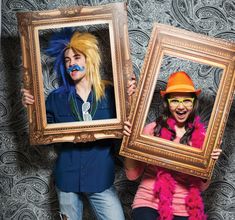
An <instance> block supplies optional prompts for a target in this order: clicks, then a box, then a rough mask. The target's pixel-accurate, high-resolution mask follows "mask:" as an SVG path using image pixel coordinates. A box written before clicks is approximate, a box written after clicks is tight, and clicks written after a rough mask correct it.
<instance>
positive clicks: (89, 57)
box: [67, 32, 105, 100]
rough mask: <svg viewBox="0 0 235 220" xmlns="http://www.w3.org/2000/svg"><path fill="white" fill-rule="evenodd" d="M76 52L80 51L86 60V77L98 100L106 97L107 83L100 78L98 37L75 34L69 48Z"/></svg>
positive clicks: (88, 34) (87, 34)
mask: <svg viewBox="0 0 235 220" xmlns="http://www.w3.org/2000/svg"><path fill="white" fill-rule="evenodd" d="M69 48H71V49H72V50H73V51H74V52H76V51H79V52H81V53H83V54H84V55H85V58H86V77H87V79H88V80H89V81H90V83H91V85H92V86H93V89H94V91H95V94H96V100H99V99H100V98H101V97H103V96H104V89H105V85H104V84H105V83H104V81H102V80H101V76H100V63H101V59H100V50H99V47H98V41H97V39H96V37H95V36H94V35H92V34H90V33H80V32H75V33H74V34H73V36H72V38H71V40H70V42H69V44H68V46H67V49H69Z"/></svg>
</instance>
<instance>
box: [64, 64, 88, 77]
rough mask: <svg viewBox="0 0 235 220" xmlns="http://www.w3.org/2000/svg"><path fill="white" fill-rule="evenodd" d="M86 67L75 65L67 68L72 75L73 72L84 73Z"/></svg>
mask: <svg viewBox="0 0 235 220" xmlns="http://www.w3.org/2000/svg"><path fill="white" fill-rule="evenodd" d="M84 70H85V67H84V66H78V65H77V64H74V65H73V66H70V67H69V68H67V70H66V71H67V73H68V74H69V75H70V73H71V72H73V71H84Z"/></svg>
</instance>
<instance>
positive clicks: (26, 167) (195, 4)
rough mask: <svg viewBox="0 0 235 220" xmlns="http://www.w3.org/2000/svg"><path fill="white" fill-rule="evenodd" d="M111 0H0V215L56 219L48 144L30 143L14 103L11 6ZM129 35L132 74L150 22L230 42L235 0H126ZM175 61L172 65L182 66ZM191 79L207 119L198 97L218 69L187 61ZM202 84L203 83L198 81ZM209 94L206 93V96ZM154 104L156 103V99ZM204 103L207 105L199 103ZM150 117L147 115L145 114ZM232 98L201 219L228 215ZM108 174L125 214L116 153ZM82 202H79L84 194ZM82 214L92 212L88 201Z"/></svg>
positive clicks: (126, 195) (17, 57)
mask: <svg viewBox="0 0 235 220" xmlns="http://www.w3.org/2000/svg"><path fill="white" fill-rule="evenodd" d="M111 2H117V1H115V0H63V1H60V0H20V1H17V0H2V2H1V16H2V17H1V21H2V22H1V28H2V36H1V51H0V76H1V80H0V220H8V219H9V220H10V219H13V220H18V219H22V220H23V219H32V220H36V219H40V220H49V219H50V220H52V219H59V217H58V204H57V198H56V193H55V190H54V186H53V177H52V176H51V172H52V167H53V163H54V160H55V158H56V150H55V149H56V146H54V145H51V146H37V147H36V146H30V145H29V142H28V132H27V128H28V127H27V126H28V124H27V119H26V111H25V109H24V107H23V106H22V104H21V95H20V88H21V79H22V76H21V50H20V41H19V35H18V31H17V21H16V16H15V14H16V12H17V11H31V10H45V9H54V8H58V7H68V6H74V5H99V4H106V3H111ZM127 6H128V21H129V38H130V46H131V53H132V60H133V67H134V72H135V73H136V75H137V76H139V74H140V71H141V67H142V65H143V60H144V56H145V52H146V49H147V45H148V42H149V38H150V34H151V29H152V25H153V22H154V21H157V22H160V23H164V24H169V25H172V26H176V27H179V28H183V29H186V30H190V31H193V32H197V33H201V34H205V35H209V36H213V37H217V38H223V39H226V40H231V41H235V0H129V1H127ZM173 60H174V58H171V59H169V58H167V57H166V59H164V66H163V67H162V68H163V70H166V69H168V70H175V68H176V67H175V66H174V65H175V62H173ZM183 62H184V61H180V60H178V61H177V63H178V64H179V65H178V66H185V64H184V63H183ZM187 69H190V70H191V72H192V75H193V77H194V78H195V79H197V78H198V79H199V78H200V80H201V81H199V82H198V86H203V88H204V89H206V90H208V91H209V92H208V93H207V92H206V93H204V94H203V97H202V99H203V100H204V102H205V104H206V105H204V107H203V106H202V107H201V108H202V109H201V114H202V115H203V117H204V118H205V120H206V119H207V118H208V115H209V114H210V110H208V109H209V108H207V107H208V103H207V102H206V101H205V100H212V102H210V103H209V105H213V100H214V97H215V91H216V88H217V85H218V82H219V78H220V76H219V75H220V72H218V70H216V69H213V68H206V67H198V66H193V65H191V64H190V65H187ZM202 83H203V85H202ZM211 98H212V99H211ZM156 104H157V103H156ZM206 106H207V107H206ZM149 117H150V119H151V117H152V116H151V114H150V116H149ZM234 121H235V103H234V102H233V105H232V109H231V112H230V115H229V118H228V123H227V126H226V130H225V133H224V138H223V143H222V148H223V154H222V155H221V157H220V159H219V160H218V161H217V164H216V167H215V170H214V174H213V181H212V183H211V185H210V187H209V188H208V189H207V190H206V191H205V192H204V193H203V197H204V200H205V204H206V211H207V213H208V217H209V218H208V219H213V220H233V219H235V162H234V161H235V148H234V146H235V123H234ZM116 165H117V166H116V167H117V168H116V180H115V185H116V187H117V189H118V192H119V196H120V198H121V201H122V204H123V208H124V210H125V214H126V219H130V214H131V209H130V205H131V203H132V199H133V196H134V193H135V190H136V188H137V185H138V183H137V182H130V181H127V180H126V178H125V174H124V171H123V166H122V158H121V157H118V156H117V157H116ZM85 202H86V201H85ZM87 207H88V206H86V208H85V212H84V219H89V220H90V219H93V217H92V215H91V214H90V210H89V208H87Z"/></svg>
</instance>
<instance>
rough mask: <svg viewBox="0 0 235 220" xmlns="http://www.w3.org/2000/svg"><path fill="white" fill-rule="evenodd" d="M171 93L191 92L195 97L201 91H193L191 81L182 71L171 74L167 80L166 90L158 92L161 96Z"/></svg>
mask: <svg viewBox="0 0 235 220" xmlns="http://www.w3.org/2000/svg"><path fill="white" fill-rule="evenodd" d="M172 92H192V93H195V94H196V95H199V94H200V93H201V89H197V90H196V89H195V87H194V84H193V81H192V79H191V78H190V77H189V75H188V74H187V73H185V72H183V71H180V72H175V73H172V74H171V75H170V77H169V79H168V82H167V86H166V90H165V91H160V93H161V96H164V95H166V94H168V93H172Z"/></svg>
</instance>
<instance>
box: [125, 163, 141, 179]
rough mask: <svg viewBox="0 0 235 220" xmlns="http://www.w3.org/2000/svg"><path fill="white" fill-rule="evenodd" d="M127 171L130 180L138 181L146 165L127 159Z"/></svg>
mask: <svg viewBox="0 0 235 220" xmlns="http://www.w3.org/2000/svg"><path fill="white" fill-rule="evenodd" d="M124 164H125V171H126V176H127V178H128V179H129V180H136V179H138V178H139V177H140V176H141V175H142V173H143V171H144V167H145V165H144V163H142V162H140V161H136V160H133V159H130V158H125V162H124Z"/></svg>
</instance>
